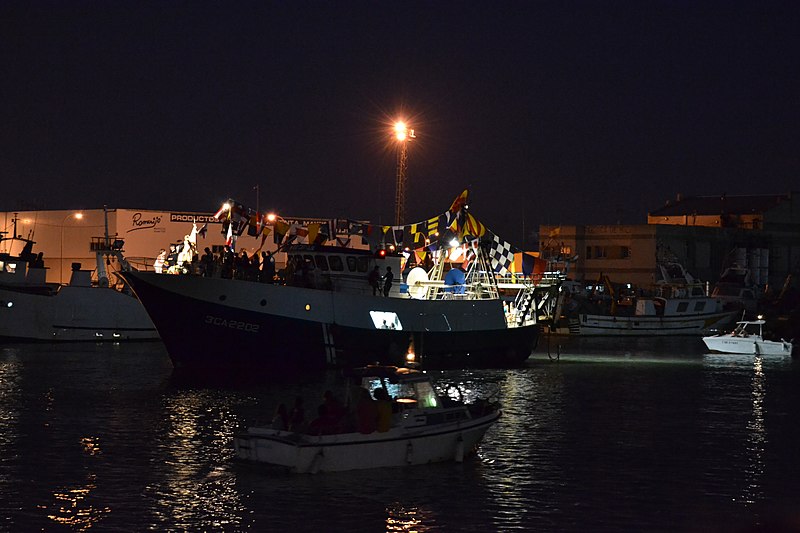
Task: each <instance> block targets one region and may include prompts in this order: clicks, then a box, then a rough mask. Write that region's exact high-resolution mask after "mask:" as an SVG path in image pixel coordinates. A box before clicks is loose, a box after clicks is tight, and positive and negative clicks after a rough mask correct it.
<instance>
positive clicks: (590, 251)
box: [586, 246, 592, 259]
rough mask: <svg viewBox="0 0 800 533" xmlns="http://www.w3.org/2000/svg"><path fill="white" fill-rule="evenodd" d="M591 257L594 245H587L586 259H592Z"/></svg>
mask: <svg viewBox="0 0 800 533" xmlns="http://www.w3.org/2000/svg"><path fill="white" fill-rule="evenodd" d="M591 258H592V247H591V246H587V247H586V259H591Z"/></svg>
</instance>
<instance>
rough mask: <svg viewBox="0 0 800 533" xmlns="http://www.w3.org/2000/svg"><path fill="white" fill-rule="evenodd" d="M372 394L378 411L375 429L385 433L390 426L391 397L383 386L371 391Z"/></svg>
mask: <svg viewBox="0 0 800 533" xmlns="http://www.w3.org/2000/svg"><path fill="white" fill-rule="evenodd" d="M372 395H373V396H374V397H375V401H376V407H377V411H378V421H377V422H378V424H377V430H378V431H379V432H381V433H386V432H387V431H389V429H391V427H392V399H391V398H390V397H389V393H388V392H386V389H384V388H383V387H378V388H377V389H375V390H374V391H372Z"/></svg>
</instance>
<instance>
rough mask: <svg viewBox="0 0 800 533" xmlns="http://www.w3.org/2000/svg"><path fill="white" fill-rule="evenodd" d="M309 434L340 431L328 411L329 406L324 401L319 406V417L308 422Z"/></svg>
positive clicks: (329, 433) (325, 433)
mask: <svg viewBox="0 0 800 533" xmlns="http://www.w3.org/2000/svg"><path fill="white" fill-rule="evenodd" d="M307 433H308V434H309V435H333V434H335V433H339V428H338V426H337V425H336V424H335V423H334V422H333V420H332V417H331V416H330V414H329V413H328V408H327V406H326V405H325V404H324V403H323V404H322V405H320V406H319V407H317V418H315V419H314V420H312V421H311V423H310V424H308V432H307Z"/></svg>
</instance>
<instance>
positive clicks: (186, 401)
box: [149, 391, 245, 529]
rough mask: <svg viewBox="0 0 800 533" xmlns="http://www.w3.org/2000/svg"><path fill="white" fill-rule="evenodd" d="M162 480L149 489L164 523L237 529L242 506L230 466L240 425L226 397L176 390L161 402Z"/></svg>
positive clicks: (208, 392) (200, 527) (216, 394)
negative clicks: (162, 419)
mask: <svg viewBox="0 0 800 533" xmlns="http://www.w3.org/2000/svg"><path fill="white" fill-rule="evenodd" d="M164 419H165V420H166V428H165V435H164V439H163V442H162V443H161V444H160V447H161V448H162V450H161V451H162V453H164V454H165V455H166V457H167V461H166V465H165V468H166V471H165V472H164V473H165V479H163V480H161V481H160V483H159V484H158V485H156V486H151V487H149V490H151V491H153V492H154V493H155V495H154V497H155V498H156V500H157V502H156V503H157V505H158V507H159V508H161V510H162V513H160V514H161V516H162V517H163V520H164V521H165V522H169V523H174V524H176V525H178V526H181V527H186V528H191V529H194V528H199V529H206V528H212V529H216V528H236V529H238V528H240V527H241V526H242V524H241V520H242V516H243V515H244V514H245V513H243V510H244V507H243V505H242V503H241V501H240V494H239V492H238V491H237V490H236V487H235V481H236V479H235V475H234V474H233V472H232V471H231V469H230V468H229V462H230V460H231V458H232V445H231V437H232V435H233V434H234V432H235V431H236V430H237V429H238V427H239V425H240V423H239V420H238V418H237V417H236V415H235V414H234V413H233V411H232V410H231V402H230V398H226V397H225V396H224V395H221V394H220V393H218V392H217V393H215V392H213V391H180V392H178V393H177V394H176V395H174V396H172V397H168V398H167V399H166V401H165V405H164Z"/></svg>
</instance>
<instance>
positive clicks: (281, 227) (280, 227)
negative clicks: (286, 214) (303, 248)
mask: <svg viewBox="0 0 800 533" xmlns="http://www.w3.org/2000/svg"><path fill="white" fill-rule="evenodd" d="M287 233H289V224H287V223H286V222H284V221H282V220H276V221H275V236H274V241H275V244H281V242H283V239H284V238H285V237H286V234H287Z"/></svg>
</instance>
